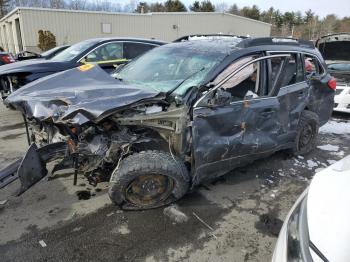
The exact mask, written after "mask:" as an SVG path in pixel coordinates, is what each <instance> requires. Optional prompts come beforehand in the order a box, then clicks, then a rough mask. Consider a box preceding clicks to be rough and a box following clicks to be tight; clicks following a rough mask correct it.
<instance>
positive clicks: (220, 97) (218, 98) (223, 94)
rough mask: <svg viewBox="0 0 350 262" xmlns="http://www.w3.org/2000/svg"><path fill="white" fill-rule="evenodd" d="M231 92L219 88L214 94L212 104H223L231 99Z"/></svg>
mask: <svg viewBox="0 0 350 262" xmlns="http://www.w3.org/2000/svg"><path fill="white" fill-rule="evenodd" d="M231 98H232V96H231V94H230V93H229V92H227V91H225V90H224V89H221V88H219V89H218V90H216V92H215V95H214V99H213V100H214V101H213V104H215V105H224V104H227V103H229V102H230V101H231Z"/></svg>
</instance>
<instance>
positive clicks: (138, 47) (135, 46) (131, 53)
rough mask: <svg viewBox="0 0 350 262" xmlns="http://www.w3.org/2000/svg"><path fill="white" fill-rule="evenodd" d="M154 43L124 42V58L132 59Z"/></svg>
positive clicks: (149, 48)
mask: <svg viewBox="0 0 350 262" xmlns="http://www.w3.org/2000/svg"><path fill="white" fill-rule="evenodd" d="M154 47H155V46H154V45H150V44H143V43H124V56H125V58H126V59H128V60H129V59H134V58H135V57H138V56H139V55H142V54H143V53H145V52H147V51H149V50H151V49H152V48H154Z"/></svg>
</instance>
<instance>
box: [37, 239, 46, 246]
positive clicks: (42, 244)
mask: <svg viewBox="0 0 350 262" xmlns="http://www.w3.org/2000/svg"><path fill="white" fill-rule="evenodd" d="M39 244H40V246H41V247H47V245H46V243H45V241H44V240H40V241H39Z"/></svg>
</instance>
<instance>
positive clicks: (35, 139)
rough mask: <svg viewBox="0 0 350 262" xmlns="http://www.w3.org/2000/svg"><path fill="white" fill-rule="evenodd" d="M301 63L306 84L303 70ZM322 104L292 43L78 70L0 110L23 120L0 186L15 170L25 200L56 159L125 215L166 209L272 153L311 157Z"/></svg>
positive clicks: (179, 45) (307, 54) (231, 46)
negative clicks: (17, 149) (104, 188)
mask: <svg viewBox="0 0 350 262" xmlns="http://www.w3.org/2000/svg"><path fill="white" fill-rule="evenodd" d="M305 59H309V60H312V61H314V63H315V64H316V72H315V75H314V77H317V80H315V79H314V80H310V79H309V76H308V75H307V74H306V73H305V72H304V66H303V65H304V61H305ZM333 98H334V79H333V78H332V77H331V76H330V75H329V74H328V72H327V70H326V65H325V64H324V61H323V59H322V56H321V54H320V53H319V52H318V50H317V49H316V48H315V46H314V44H313V43H312V42H305V41H297V40H294V39H278V38H277V39H276V38H256V39H253V38H252V39H242V38H238V37H223V38H217V37H216V39H207V38H204V39H197V40H193V41H192V40H187V41H186V40H184V41H180V42H175V43H170V44H167V45H163V46H160V47H158V48H155V49H153V50H150V51H149V52H147V53H145V54H143V55H141V56H139V57H138V58H137V59H134V60H133V61H131V62H130V63H128V64H126V65H125V66H123V67H119V68H118V69H117V71H116V72H114V73H113V74H106V73H104V72H103V71H102V70H101V68H99V67H98V66H95V65H93V64H86V65H83V66H80V67H78V68H73V69H70V70H66V71H64V72H60V73H57V74H54V75H51V76H47V77H45V78H41V79H38V80H37V81H35V82H32V83H29V84H28V85H26V87H25V88H22V89H19V90H17V91H16V92H15V93H13V94H11V95H10V96H9V97H8V98H7V99H6V100H5V104H6V105H7V106H8V107H10V108H12V109H16V110H18V111H20V112H21V113H23V114H24V116H25V118H24V119H27V126H28V130H30V131H28V142H29V144H31V146H30V148H29V150H28V151H27V153H26V156H25V157H24V158H23V161H22V163H20V164H19V166H18V167H17V168H18V169H17V168H16V166H12V167H11V168H6V170H7V171H6V170H5V171H0V182H1V181H2V183H3V184H4V183H6V180H7V178H10V179H14V176H13V173H12V172H14V171H16V170H17V172H16V175H17V176H18V177H19V178H20V180H21V183H22V188H21V190H22V191H21V192H24V191H25V190H27V189H28V188H29V187H30V186H32V185H33V184H34V183H36V182H37V181H39V180H40V179H41V178H43V177H44V176H45V175H46V174H47V172H46V163H47V162H49V161H50V160H52V158H51V157H50V156H54V157H59V156H61V157H63V159H62V161H61V162H60V163H59V164H57V165H56V166H55V167H54V169H53V170H55V171H57V170H59V169H63V168H67V166H68V167H72V164H73V162H74V163H75V164H74V165H73V167H75V168H76V169H75V170H76V173H75V175H77V173H78V171H79V172H82V173H84V174H85V176H86V177H87V179H88V180H89V182H91V183H93V184H95V183H97V182H98V181H101V180H102V179H105V181H109V182H110V189H109V195H110V198H111V200H112V201H113V202H114V203H116V204H118V205H120V206H121V207H122V208H124V209H148V208H155V207H159V206H162V205H167V204H169V203H171V202H174V201H176V200H178V199H180V198H181V197H182V196H183V195H184V194H186V193H187V192H188V191H189V189H190V188H193V187H194V186H196V185H199V184H200V183H201V182H203V181H205V180H208V179H214V178H215V177H218V176H220V175H223V174H226V173H227V172H229V171H230V170H232V169H234V168H236V167H239V166H243V165H246V164H248V163H251V162H252V161H254V160H256V159H259V158H263V157H267V156H268V155H270V154H273V153H274V152H276V151H279V150H290V152H291V153H293V154H296V155H299V154H306V153H308V152H310V151H311V150H312V149H313V148H314V147H315V145H316V141H317V136H318V129H319V126H322V125H323V124H325V123H326V122H327V121H328V119H329V117H330V115H331V113H332V110H333ZM57 151H59V153H54V152H57ZM68 152H69V153H68ZM47 153H49V155H47ZM62 153H63V155H62ZM34 159H36V161H34ZM17 164H18V162H17ZM32 170H35V171H32ZM75 177H76V176H75ZM74 181H76V180H74Z"/></svg>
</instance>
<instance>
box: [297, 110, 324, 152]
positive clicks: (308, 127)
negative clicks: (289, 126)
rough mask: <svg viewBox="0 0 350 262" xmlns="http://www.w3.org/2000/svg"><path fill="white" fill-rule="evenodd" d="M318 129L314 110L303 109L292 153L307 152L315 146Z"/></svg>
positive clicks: (317, 120)
mask: <svg viewBox="0 0 350 262" xmlns="http://www.w3.org/2000/svg"><path fill="white" fill-rule="evenodd" d="M318 129H319V119H318V116H317V114H315V113H314V112H311V111H308V110H305V111H303V112H302V113H301V116H300V120H299V124H298V133H297V137H296V139H295V144H294V147H293V148H292V154H293V155H303V154H307V153H309V152H310V151H311V150H313V149H314V148H315V147H316V143H317V136H318Z"/></svg>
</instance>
